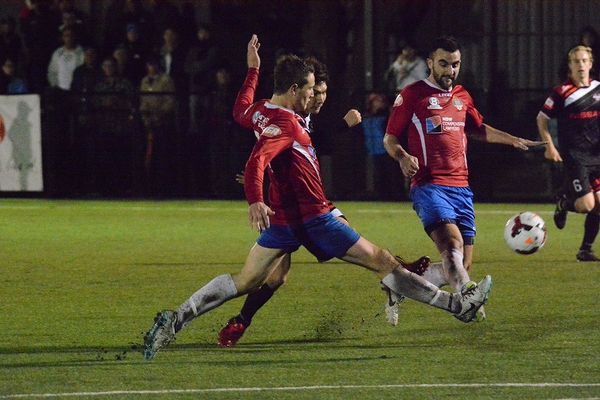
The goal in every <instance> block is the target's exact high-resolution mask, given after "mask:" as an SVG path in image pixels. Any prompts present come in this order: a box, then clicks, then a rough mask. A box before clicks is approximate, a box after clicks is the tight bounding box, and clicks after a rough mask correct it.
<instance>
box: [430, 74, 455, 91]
mask: <svg viewBox="0 0 600 400" xmlns="http://www.w3.org/2000/svg"><path fill="white" fill-rule="evenodd" d="M433 78H434V79H435V81H436V83H437V84H438V85H439V87H441V88H442V89H444V90H450V89H451V88H452V86H453V85H454V78H452V77H451V76H450V75H438V74H436V73H435V72H434V74H433Z"/></svg>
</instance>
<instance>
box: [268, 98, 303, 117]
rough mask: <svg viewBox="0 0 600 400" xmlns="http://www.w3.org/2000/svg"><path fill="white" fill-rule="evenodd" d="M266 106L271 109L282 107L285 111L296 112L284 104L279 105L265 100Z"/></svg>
mask: <svg viewBox="0 0 600 400" xmlns="http://www.w3.org/2000/svg"><path fill="white" fill-rule="evenodd" d="M265 107H266V108H270V109H276V108H280V109H282V110H283V111H287V112H289V113H292V114H296V113H295V112H294V111H293V110H290V109H289V108H285V107H283V106H278V105H277V104H273V103H270V102H269V101H265Z"/></svg>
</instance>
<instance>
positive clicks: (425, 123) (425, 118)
mask: <svg viewBox="0 0 600 400" xmlns="http://www.w3.org/2000/svg"><path fill="white" fill-rule="evenodd" d="M465 130H468V131H469V132H470V133H476V134H485V133H484V132H485V131H484V128H483V117H482V116H481V114H479V112H478V111H477V109H476V108H475V106H474V104H473V99H472V98H471V96H470V95H469V93H468V92H467V91H466V90H465V89H464V88H463V87H462V86H460V85H457V86H454V87H453V88H452V90H451V91H447V90H443V89H441V88H440V87H438V86H436V85H434V84H433V83H431V82H430V81H429V80H427V79H423V80H421V81H419V82H415V83H414V84H412V85H410V86H407V87H406V88H404V90H402V92H401V93H400V94H399V95H398V97H396V101H395V102H394V106H393V108H392V113H391V115H390V119H389V120H388V125H387V131H386V132H387V133H388V134H390V135H393V136H396V137H397V138H398V139H400V141H402V140H403V139H406V140H407V141H408V148H407V151H408V153H410V154H411V155H413V156H415V157H417V158H418V159H419V171H418V172H417V173H416V175H415V176H414V177H413V178H412V182H411V186H419V185H424V184H427V183H433V184H436V185H443V186H453V187H466V186H469V179H468V177H469V173H468V168H467V136H466V135H465Z"/></svg>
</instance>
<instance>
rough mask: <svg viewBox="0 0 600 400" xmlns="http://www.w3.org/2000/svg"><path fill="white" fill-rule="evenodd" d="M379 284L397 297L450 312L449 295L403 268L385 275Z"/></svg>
mask: <svg viewBox="0 0 600 400" xmlns="http://www.w3.org/2000/svg"><path fill="white" fill-rule="evenodd" d="M381 282H382V283H383V284H384V285H385V286H387V287H388V288H390V289H391V290H392V291H393V292H395V293H396V294H399V295H403V296H406V297H408V298H409V299H413V300H416V301H419V302H421V303H426V304H430V305H432V306H434V307H437V308H441V309H442V310H446V311H452V309H453V308H456V307H453V303H454V302H453V301H452V295H451V293H448V292H445V291H443V290H440V289H438V288H437V287H436V286H435V285H433V284H432V283H430V282H428V281H427V280H425V279H423V278H422V277H420V276H419V275H417V274H414V273H412V272H410V271H407V270H406V269H404V268H396V269H395V270H393V271H392V272H390V273H389V274H387V275H386V276H385V277H384V278H383V279H382V280H381Z"/></svg>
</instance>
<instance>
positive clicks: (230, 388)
mask: <svg viewBox="0 0 600 400" xmlns="http://www.w3.org/2000/svg"><path fill="white" fill-rule="evenodd" d="M338 206H339V207H340V209H341V210H342V211H344V213H345V214H346V215H347V216H348V217H349V219H350V222H351V224H352V225H353V226H354V227H355V228H356V229H357V230H358V231H359V232H360V233H361V234H363V235H364V236H365V237H367V238H368V239H369V240H371V241H373V242H375V243H377V244H379V245H381V246H382V247H386V248H389V249H390V250H391V251H392V252H393V253H394V254H400V255H403V256H405V257H406V258H409V259H412V258H417V257H418V256H420V255H423V254H429V255H431V256H432V258H433V259H434V260H435V259H437V257H436V251H435V249H434V247H433V245H432V243H431V241H430V240H429V239H428V238H427V237H426V235H425V233H424V232H423V230H422V228H421V226H420V223H419V221H418V220H417V217H416V216H415V215H414V212H413V211H412V210H411V208H410V205H409V204H408V203H401V204H396V203H349V202H348V203H347V202H344V203H339V204H338ZM476 210H477V225H478V235H477V242H476V247H475V263H474V267H473V268H474V270H473V272H472V274H471V275H472V277H473V278H474V279H479V278H481V277H483V276H484V275H485V274H491V275H492V276H493V278H494V289H493V292H492V296H491V299H490V303H489V305H488V306H487V307H486V309H487V313H488V317H489V319H488V320H487V321H486V322H485V323H482V324H471V325H465V324H462V323H460V322H458V321H456V320H455V319H454V318H452V317H451V316H449V315H448V314H446V313H444V312H442V311H439V310H435V309H431V308H429V307H426V306H423V305H421V304H416V303H414V302H406V303H404V305H403V306H402V309H401V316H400V324H399V326H398V327H395V328H394V327H390V326H387V325H386V323H385V318H384V316H383V301H384V296H383V294H382V293H381V292H380V290H379V289H378V288H379V285H378V282H377V279H376V278H375V277H374V275H372V274H371V273H369V272H366V271H364V270H362V269H361V268H357V267H355V266H350V265H347V264H345V263H343V262H340V261H333V262H329V263H326V264H318V263H316V262H315V261H314V259H313V257H312V256H310V254H308V253H307V252H306V251H304V250H300V251H299V252H297V253H296V254H294V256H293V268H292V272H291V274H290V277H289V281H288V284H287V285H286V286H285V287H284V288H283V289H282V290H280V291H279V292H277V294H276V295H275V296H274V297H273V299H272V300H271V301H270V302H269V304H268V305H267V306H266V307H265V308H263V309H262V310H261V311H260V312H259V313H258V314H257V316H256V317H255V319H254V321H253V324H252V327H251V328H249V330H248V331H247V334H246V336H244V338H243V339H242V340H241V341H240V343H239V345H238V346H237V347H235V348H232V349H220V348H217V347H216V345H215V342H216V335H217V332H218V331H219V329H220V328H221V326H222V325H223V324H224V323H225V322H226V321H227V319H228V318H230V317H231V316H233V315H235V314H236V313H237V311H238V310H239V308H240V307H241V304H242V301H243V300H242V299H234V300H232V301H230V302H228V303H226V304H225V305H223V306H222V307H220V308H218V309H216V310H213V311H212V312H210V313H208V314H206V315H204V316H202V317H200V318H199V319H198V320H196V321H194V323H192V324H191V325H190V326H189V327H188V328H187V329H186V330H184V331H183V332H181V333H180V335H179V337H178V340H177V341H176V342H175V343H174V344H172V345H171V346H169V348H167V349H165V350H164V351H162V352H161V353H159V354H158V356H157V358H156V359H155V360H154V361H153V362H144V361H143V359H142V357H141V354H140V353H139V350H140V346H139V345H140V343H141V340H142V339H141V338H142V335H143V333H144V332H145V331H146V330H147V329H148V328H149V327H150V325H151V323H152V318H153V316H154V314H155V312H156V311H157V310H159V309H162V308H175V307H177V306H178V305H179V304H180V303H182V302H183V301H185V300H186V299H187V298H188V297H189V296H190V295H191V294H192V293H193V292H194V291H195V290H197V289H198V288H199V287H201V286H202V285H204V284H205V283H206V282H208V280H210V279H212V278H213V277H214V276H216V275H219V274H223V273H227V272H236V271H237V270H238V269H239V268H240V267H241V264H242V263H243V261H244V259H245V256H246V254H247V252H248V250H249V248H250V246H251V245H252V243H253V241H254V240H255V238H256V235H255V234H254V233H253V232H252V231H251V230H250V229H249V228H248V227H247V225H246V221H247V214H246V212H247V207H246V205H245V204H244V203H242V202H225V201H221V202H217V201H210V202H209V201H193V202H133V201H132V202H116V201H115V202H108V201H107V202H91V201H90V202H72V201H45V200H4V201H3V202H2V203H1V204H0V221H1V223H0V248H1V250H0V271H1V272H2V273H1V275H0V279H1V280H2V283H1V285H0V293H1V295H0V310H1V315H2V322H1V325H0V398H14V397H11V396H12V395H15V394H58V393H75V392H81V394H79V395H73V396H72V397H84V396H85V397H87V396H91V393H92V392H102V393H97V394H96V395H95V397H96V396H98V397H108V398H113V399H114V398H140V396H142V397H146V396H150V395H152V398H161V399H162V398H177V399H187V398H199V397H201V398H214V399H230V398H245V399H246V398H247V399H265V398H276V399H288V398H294V399H315V398H319V399H337V398H359V397H360V398H363V399H382V398H394V399H397V398H406V399H416V398H423V399H429V398H436V399H463V398H464V399H466V398H469V399H474V398H489V399H508V398H511V399H513V398H514V399H538V398H539V399H542V398H544V399H551V398H552V399H554V398H556V399H559V398H591V397H600V362H599V361H598V355H599V353H600V335H599V334H598V330H599V328H600V323H599V322H598V321H599V318H598V317H599V314H600V311H599V310H600V307H599V306H600V302H599V300H598V298H599V297H598V287H600V265H599V264H597V263H577V262H575V253H576V251H577V248H578V246H579V242H580V240H581V236H582V231H583V217H582V216H580V215H573V214H570V215H569V220H568V223H567V227H566V228H565V229H564V230H563V231H558V230H556V229H555V228H554V226H553V224H552V216H551V212H552V210H553V206H551V205H548V204H508V205H507V204H478V205H477V206H476ZM525 210H529V211H535V212H539V213H540V214H541V215H542V217H543V218H544V219H545V220H546V222H547V226H548V231H549V238H548V242H547V244H546V247H544V248H543V249H542V250H541V251H540V253H538V254H535V255H532V256H519V255H516V254H513V253H511V252H510V251H509V250H508V248H507V247H506V245H505V244H504V242H503V239H502V229H503V226H504V223H505V221H506V220H507V219H508V217H509V216H510V215H512V214H514V213H516V212H518V211H525ZM510 383H522V384H526V385H523V386H519V385H507V384H510ZM532 383H534V384H539V385H538V386H534V385H529V384H532ZM420 384H422V385H423V386H418V385H420ZM465 384H482V385H481V386H471V387H465V386H460V385H465ZM545 384H549V385H545ZM382 385H392V386H388V387H385V386H382ZM393 385H396V386H393ZM436 385H439V386H436ZM454 385H459V386H454ZM553 385H554V386H553ZM569 385H571V386H569ZM240 388H263V390H258V389H254V390H249V389H246V390H245V391H243V390H241V389H240ZM277 388H278V389H277ZM144 390H146V391H148V390H150V391H153V390H154V391H156V392H154V393H149V392H146V393H145V394H142V393H140V392H138V391H144ZM185 390H189V392H185ZM209 390H214V391H209ZM111 391H116V392H114V393H107V392H111ZM169 391H170V392H169ZM59 397H62V396H59ZM29 398H35V397H29Z"/></svg>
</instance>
